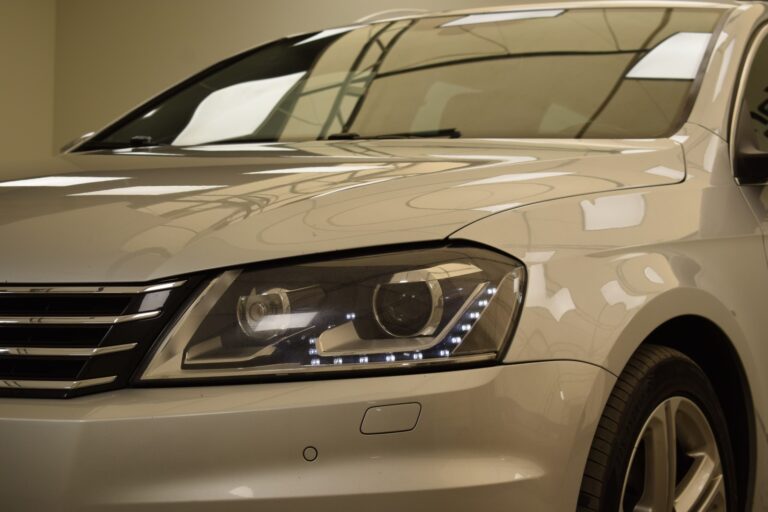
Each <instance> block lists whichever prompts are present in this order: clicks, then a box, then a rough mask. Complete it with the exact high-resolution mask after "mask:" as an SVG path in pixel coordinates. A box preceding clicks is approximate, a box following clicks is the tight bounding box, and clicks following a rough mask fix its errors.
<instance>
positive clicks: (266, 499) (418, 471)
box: [0, 362, 615, 512]
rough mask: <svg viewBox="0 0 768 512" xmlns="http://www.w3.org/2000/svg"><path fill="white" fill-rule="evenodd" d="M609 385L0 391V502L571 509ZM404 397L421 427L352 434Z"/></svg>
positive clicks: (557, 376) (507, 382)
mask: <svg viewBox="0 0 768 512" xmlns="http://www.w3.org/2000/svg"><path fill="white" fill-rule="evenodd" d="M614 381H615V378H614V377H613V376H612V375H610V374H609V373H608V372H606V371H604V370H601V369H599V368H597V367H595V366H592V365H587V364H581V363H575V362H560V363H554V364H553V363H546V364H530V365H515V366H500V367H495V368H486V369H478V370H465V371H460V372H444V373H433V374H426V375H410V376H399V377H383V378H369V379H356V380H329V381H323V382H304V383H301V382H295V383H284V384H265V385H245V386H225V387H208V388H176V389H173V388H170V389H134V390H123V391H119V392H116V393H107V394H103V395H94V396H91V397H85V398H81V399H76V400H70V401H29V400H8V399H6V400H0V410H2V415H0V432H2V434H3V442H4V444H3V446H4V453H5V456H6V457H8V458H9V460H14V461H17V462H16V463H15V464H5V465H2V467H0V488H1V489H2V491H3V502H4V510H54V509H56V508H57V506H58V505H59V504H60V503H67V504H68V505H69V506H70V507H71V509H77V510H113V509H118V510H125V509H127V510H155V511H182V510H183V511H190V510H191V511H205V510H217V511H219V510H220V511H240V510H254V509H255V508H257V509H258V510H263V511H278V510H279V511H283V510H304V509H312V510H317V511H322V512H324V511H337V510H355V509H365V510H372V511H382V512H383V511H389V510H393V508H396V509H398V510H423V509H424V508H422V507H425V506H426V507H427V508H430V509H432V508H433V507H434V508H435V510H448V511H461V510H471V509H474V508H475V507H476V506H477V505H478V504H482V505H483V510H488V511H496V510H498V511H502V510H508V509H509V503H515V504H516V506H518V507H520V508H521V509H523V510H551V511H557V512H560V511H562V512H566V511H572V510H574V508H575V506H576V494H577V490H578V485H579V482H580V479H581V471H582V467H583V464H584V462H583V460H584V459H585V458H586V453H587V452H586V450H587V449H588V447H589V443H590V441H591V438H592V435H593V432H594V429H595V428H596V425H597V420H598V419H599V416H600V413H601V406H598V403H599V402H600V401H602V400H606V399H607V396H608V394H609V393H610V390H611V388H612V387H613V383H614ZM414 401H416V402H418V403H420V404H421V413H420V417H419V423H418V426H417V427H416V428H415V429H413V430H411V431H408V432H400V433H390V434H380V435H365V434H362V433H361V432H360V425H361V421H362V419H363V416H364V414H365V412H366V410H367V409H368V408H370V407H375V406H377V405H386V404H397V403H406V402H411V403H412V402H414ZM542 404H546V406H544V407H542ZM468 413H469V414H468ZM308 446H311V447H314V448H315V449H316V450H317V454H318V456H317V459H316V460H315V461H313V462H307V461H306V460H305V459H304V458H303V456H302V453H303V450H304V449H305V447H308ZM41 452H45V453H47V454H48V457H47V458H41V457H40V456H39V454H40V453H41ZM8 504H10V505H11V507H10V508H7V505H8Z"/></svg>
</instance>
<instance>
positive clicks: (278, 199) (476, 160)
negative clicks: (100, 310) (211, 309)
mask: <svg viewBox="0 0 768 512" xmlns="http://www.w3.org/2000/svg"><path fill="white" fill-rule="evenodd" d="M67 160H68V161H67V162H66V163H67V165H69V166H70V168H75V169H76V170H71V171H69V172H67V173H64V174H59V175H56V176H45V177H39V176H34V177H30V178H28V179H25V178H20V179H17V180H13V181H6V182H0V239H5V240H20V241H21V240H23V243H12V244H8V245H6V247H5V249H4V250H3V251H2V252H0V282H10V283H50V282H97V283H102V282H116V281H122V282H126V281H138V282H142V281H148V280H153V279H158V278H162V277H168V276H174V275H181V274H185V273H190V272H196V271H200V270H208V269H212V268H219V267H226V266H232V265H238V264H248V263H254V262H259V261H269V260H276V259H281V258H286V257H291V256H299V255H305V254H317V253H322V252H329V251H337V250H342V249H354V248H363V247H371V246H377V245H388V244H401V243H408V242H423V241H433V240H442V239H444V238H446V237H447V236H449V235H450V234H451V233H453V232H454V231H456V230H458V229H460V228H462V227H463V226H465V225H467V224H470V223H472V222H474V221H477V220H479V219H481V218H483V217H487V216H489V215H491V214H492V213H494V212H498V211H502V210H505V209H509V208H515V207H520V206H523V205H526V204H529V203H534V202H541V201H549V200H552V199H557V198H559V197H564V196H570V195H574V194H585V193H593V192H600V191H605V190H616V189H626V188H637V187H647V186H654V185H669V184H673V183H676V182H679V181H681V180H682V179H683V177H684V175H685V172H684V169H685V168H684V164H683V158H682V151H681V150H680V147H679V146H678V145H677V143H675V142H674V141H669V140H659V141H596V142H593V143H575V142H567V141H566V142H562V141H502V140H498V141H496V140H468V141H456V142H454V141H440V140H433V141H418V140H411V141H370V142H354V141H349V142H346V141H345V142H311V143H310V142H308V143H301V144H291V145H268V146H260V145H249V146H245V147H233V146H220V147H210V146H208V147H200V148H194V149H192V148H190V149H187V150H169V149H166V148H163V149H158V150H156V151H152V150H147V149H142V150H133V151H132V150H127V151H119V152H117V154H88V155H70V156H68V157H67ZM51 247H55V248H56V250H55V251H51V250H50V248H51Z"/></svg>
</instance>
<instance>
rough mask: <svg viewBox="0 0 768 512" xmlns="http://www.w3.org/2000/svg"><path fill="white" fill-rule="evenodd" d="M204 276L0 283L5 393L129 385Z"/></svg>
mask: <svg viewBox="0 0 768 512" xmlns="http://www.w3.org/2000/svg"><path fill="white" fill-rule="evenodd" d="M200 281H201V278H199V277H190V278H185V279H181V280H175V281H170V282H167V283H162V282H161V283H153V284H149V285H146V284H144V285H109V286H104V287H94V286H87V285H86V286H66V287H56V286H53V287H41V286H37V285H36V286H34V287H24V286H0V396H5V397H8V396H12V397H40V398H69V397H74V396H80V395H84V394H90V393H95V392H99V391H106V390H112V389H118V388H122V387H125V386H127V385H128V384H129V383H130V379H131V377H132V375H133V373H134V372H135V370H136V368H137V367H138V365H139V364H140V363H141V361H142V359H143V358H144V356H145V355H146V353H147V351H148V350H149V349H150V348H151V346H152V345H153V343H154V342H155V340H156V339H157V338H158V337H159V336H160V334H161V333H162V332H163V330H164V328H165V327H166V326H167V325H168V323H169V321H170V320H171V319H172V318H173V317H174V316H175V315H176V314H177V313H178V311H179V309H180V308H181V307H182V305H183V304H184V303H185V302H186V301H187V300H188V299H189V297H190V295H191V293H192V291H193V290H194V289H195V288H196V287H197V286H198V285H199V284H200Z"/></svg>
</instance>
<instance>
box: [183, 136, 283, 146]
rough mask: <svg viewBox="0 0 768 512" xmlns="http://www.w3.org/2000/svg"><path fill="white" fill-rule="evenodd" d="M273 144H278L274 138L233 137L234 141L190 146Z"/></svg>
mask: <svg viewBox="0 0 768 512" xmlns="http://www.w3.org/2000/svg"><path fill="white" fill-rule="evenodd" d="M274 142H280V141H279V140H277V139H275V138H266V137H265V138H263V139H257V138H252V139H249V138H244V137H240V138H237V137H235V138H234V139H222V140H212V141H210V142H203V143H201V144H193V145H192V146H218V145H220V144H221V145H224V144H266V143H274Z"/></svg>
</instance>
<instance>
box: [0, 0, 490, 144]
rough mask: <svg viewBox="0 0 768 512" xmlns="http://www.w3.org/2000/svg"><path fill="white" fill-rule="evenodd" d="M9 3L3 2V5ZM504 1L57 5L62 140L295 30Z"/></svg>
mask: <svg viewBox="0 0 768 512" xmlns="http://www.w3.org/2000/svg"><path fill="white" fill-rule="evenodd" d="M0 1H2V0H0ZM503 1H504V0H283V1H279V0H215V1H212V0H133V1H131V2H117V1H105V0H60V1H59V9H58V13H57V34H56V95H55V98H56V107H55V127H54V134H55V137H54V139H55V142H56V144H58V145H62V144H64V143H65V142H67V141H68V140H70V139H72V138H74V137H76V136H78V135H80V134H82V133H85V132H87V131H91V130H95V129H99V128H101V127H103V126H104V125H105V124H106V123H107V122H109V121H110V120H112V119H114V118H115V117H116V116H119V115H121V114H123V113H125V112H126V111H127V110H129V109H131V108H133V107H135V106H136V105H137V104H138V103H140V102H142V101H144V100H145V99H147V98H148V97H150V96H153V95H155V94H157V93H158V92H160V91H161V90H163V89H165V88H167V87H169V86H171V85H173V84H174V83H176V82H178V81H180V80H181V79H183V78H185V77H187V76H188V75H190V74H192V73H194V72H196V71H199V70H200V69H202V68H204V67H206V66H208V65H210V64H212V63H214V62H216V61H218V60H221V59H222V58H224V57H227V56H229V55H231V54H233V53H236V52H239V51H242V50H245V49H248V48H251V47H253V46H256V45H258V44H261V43H263V42H266V41H269V40H271V39H275V38H278V37H281V36H285V35H289V34H295V33H298V32H305V31H310V30H313V29H321V28H324V27H328V26H338V25H343V24H347V23H351V22H353V21H355V20H357V19H359V18H360V17H362V16H366V15H369V14H371V13H374V12H378V11H382V10H388V9H395V8H402V7H403V6H408V7H411V8H422V9H428V10H433V11H434V10H445V9H454V8H463V7H475V6H484V5H498V4H499V3H503Z"/></svg>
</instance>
